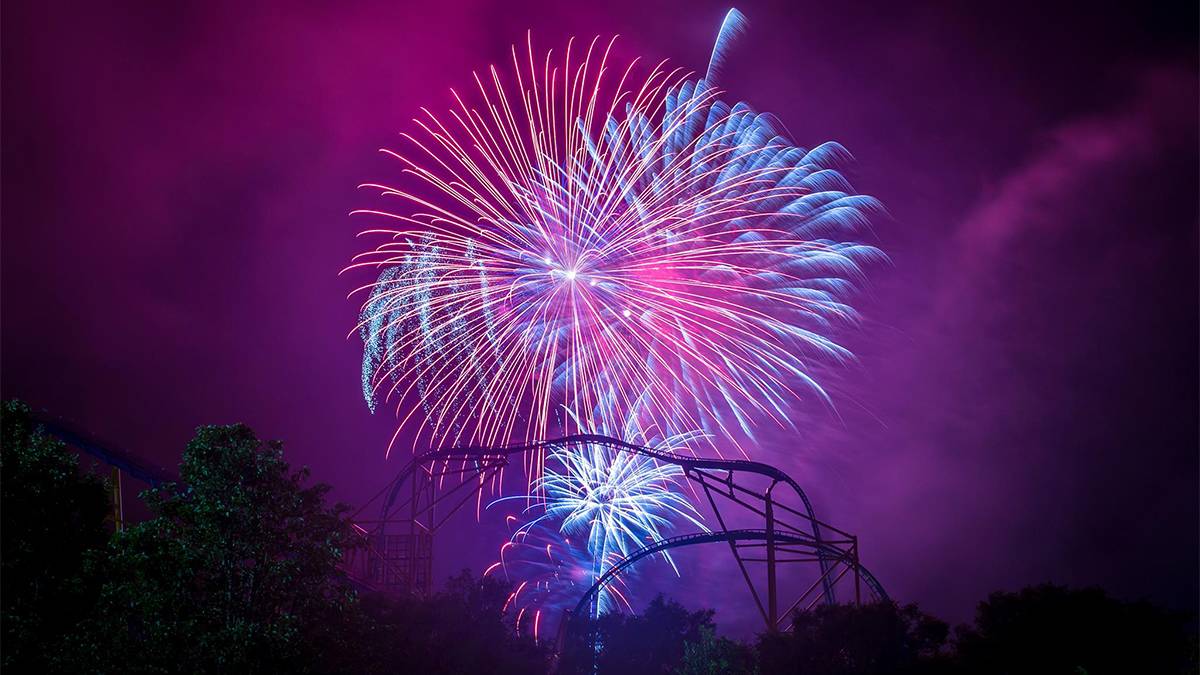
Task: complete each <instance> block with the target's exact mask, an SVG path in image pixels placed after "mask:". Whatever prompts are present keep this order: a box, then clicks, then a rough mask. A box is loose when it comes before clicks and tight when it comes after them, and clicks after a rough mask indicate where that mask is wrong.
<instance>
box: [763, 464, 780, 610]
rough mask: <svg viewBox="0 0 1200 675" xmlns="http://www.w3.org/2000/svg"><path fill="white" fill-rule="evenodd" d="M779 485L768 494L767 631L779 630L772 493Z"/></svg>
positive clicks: (773, 486) (772, 484)
mask: <svg viewBox="0 0 1200 675" xmlns="http://www.w3.org/2000/svg"><path fill="white" fill-rule="evenodd" d="M776 485H777V483H771V487H769V488H767V493H766V495H765V496H766V501H767V508H766V516H767V630H769V631H771V632H775V631H776V630H778V628H779V593H778V590H777V588H776V584H775V506H774V501H773V499H772V498H771V492H772V491H774V490H775V486H776Z"/></svg>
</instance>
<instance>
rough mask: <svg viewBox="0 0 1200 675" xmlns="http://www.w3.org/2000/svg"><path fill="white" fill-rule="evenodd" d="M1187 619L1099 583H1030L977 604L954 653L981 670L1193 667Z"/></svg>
mask: <svg viewBox="0 0 1200 675" xmlns="http://www.w3.org/2000/svg"><path fill="white" fill-rule="evenodd" d="M1186 623H1187V617H1185V616H1182V615H1177V614H1173V613H1170V612H1166V611H1164V610H1161V609H1159V608H1156V607H1154V606H1153V605H1150V604H1149V603H1144V602H1135V603H1127V602H1121V601H1118V600H1114V599H1113V598H1110V597H1108V595H1107V594H1106V593H1105V592H1104V591H1102V590H1100V589H1098V588H1089V589H1082V590H1073V589H1068V588H1065V587H1062V586H1053V585H1043V586H1033V587H1030V588H1026V589H1023V590H1021V591H1018V592H1016V593H1004V592H997V593H992V594H991V595H990V596H988V599H987V600H986V601H984V602H981V603H980V604H979V608H978V610H977V612H976V618H975V625H974V626H973V627H965V626H964V627H960V628H959V629H958V659H959V663H960V664H961V666H962V668H963V670H964V671H965V672H969V673H980V674H983V675H989V674H993V673H994V674H997V675H999V674H1001V673H1004V674H1007V673H1046V674H1059V673H1061V674H1062V675H1085V674H1086V675H1105V674H1107V673H1146V674H1147V675H1149V674H1156V673H1170V674H1172V675H1175V674H1178V673H1184V672H1195V666H1196V664H1195V660H1194V643H1192V644H1191V646H1189V641H1188V635H1187V633H1186V632H1185V626H1186Z"/></svg>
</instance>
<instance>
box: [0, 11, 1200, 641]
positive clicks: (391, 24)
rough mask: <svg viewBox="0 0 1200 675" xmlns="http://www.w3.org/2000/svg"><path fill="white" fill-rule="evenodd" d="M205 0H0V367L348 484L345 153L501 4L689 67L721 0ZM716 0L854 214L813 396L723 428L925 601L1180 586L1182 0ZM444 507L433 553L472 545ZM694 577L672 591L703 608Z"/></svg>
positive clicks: (1163, 590) (44, 388) (9, 382)
mask: <svg viewBox="0 0 1200 675" xmlns="http://www.w3.org/2000/svg"><path fill="white" fill-rule="evenodd" d="M242 4H243V3H228V4H218V3H211V2H205V3H194V4H192V5H190V6H189V5H187V4H185V3H137V4H135V5H131V6H130V7H128V8H126V9H117V10H114V9H112V7H111V6H110V4H109V3H95V4H93V5H90V6H89V5H81V6H76V7H69V6H67V5H52V4H50V3H40V2H39V3H33V2H18V1H16V0H14V1H12V2H7V3H5V7H4V16H3V19H4V20H3V101H4V110H3V195H4V199H3V246H2V277H0V279H2V287H0V290H2V302H0V309H2V316H0V320H2V328H3V342H2V358H3V362H2V366H3V371H2V375H3V379H2V388H3V395H4V396H5V397H10V396H19V397H22V398H25V399H27V400H28V401H29V402H30V403H32V404H33V405H35V406H36V407H42V408H47V409H49V410H51V411H52V412H54V413H57V414H59V415H62V416H65V417H68V418H71V419H74V420H76V421H77V422H79V423H80V424H81V425H82V426H84V427H86V428H88V429H90V430H92V431H94V432H95V433H96V434H98V435H100V436H102V437H105V438H110V439H114V440H116V441H119V442H120V443H121V444H122V445H124V446H126V447H128V448H130V449H132V450H135V451H137V452H139V453H141V454H143V455H144V456H147V457H150V458H153V459H155V460H157V461H159V462H161V463H163V464H174V463H176V462H177V461H178V457H179V453H180V451H181V449H182V447H183V445H184V443H185V442H186V440H187V439H188V438H189V437H190V435H191V432H192V430H193V428H194V427H195V426H197V425H199V424H205V423H228V422H235V421H245V422H247V423H249V424H250V425H251V426H253V427H254V428H255V429H256V430H257V431H258V432H259V433H260V435H262V436H264V437H271V438H279V439H282V440H284V441H285V443H286V447H287V454H288V457H289V459H290V460H291V461H292V462H293V463H294V464H307V465H310V466H311V467H312V468H313V472H314V474H315V476H316V477H317V478H318V479H319V480H322V481H325V482H328V483H331V484H332V485H333V486H334V488H335V492H336V494H337V495H338V496H339V497H340V498H342V499H344V500H346V501H351V502H355V501H361V500H362V499H364V498H365V497H366V496H368V495H370V494H372V493H373V492H374V491H375V489H377V488H378V486H379V485H380V484H381V482H382V480H383V479H384V478H385V477H386V476H388V474H390V473H391V472H393V471H395V470H396V469H397V468H398V467H399V460H398V459H397V458H393V459H392V461H390V462H387V463H385V461H384V459H383V449H384V447H385V445H386V443H387V440H388V438H389V436H390V433H391V429H392V423H393V419H392V417H391V414H390V413H389V412H387V411H386V410H385V411H383V412H381V413H380V414H378V415H376V416H374V417H373V416H371V415H370V414H369V413H368V411H367V409H366V406H365V405H364V403H363V401H362V399H361V395H360V393H359V370H358V368H359V365H358V364H359V358H360V354H361V352H360V346H359V344H357V343H356V341H354V340H350V341H347V340H346V339H345V335H346V333H347V331H348V330H349V329H350V328H351V327H352V326H353V323H354V320H355V315H356V308H355V307H354V305H352V304H351V303H350V302H347V301H346V300H345V294H346V293H347V292H348V290H349V289H350V288H352V287H353V285H354V281H356V279H348V278H345V277H338V276H337V272H338V270H340V269H341V268H342V267H343V266H344V265H345V263H346V262H347V261H348V259H349V258H350V256H351V255H352V254H354V253H355V252H357V251H358V250H360V247H361V246H362V244H361V243H360V242H358V241H356V240H355V238H354V235H355V233H356V232H357V231H358V229H359V227H360V226H361V225H362V223H361V222H357V221H354V220H353V219H351V218H349V217H348V216H347V215H346V214H347V212H348V211H350V210H351V209H352V208H355V207H358V206H362V205H364V204H366V203H367V200H368V196H367V195H366V194H363V193H359V192H357V191H356V189H355V186H356V185H357V184H358V183H360V182H364V181H368V180H384V179H390V178H394V177H395V176H396V175H397V174H398V169H397V165H396V164H395V163H394V162H389V161H386V160H385V159H384V158H382V157H380V156H379V155H378V154H377V153H375V150H376V149H377V148H379V147H381V146H385V145H393V146H394V145H395V143H394V140H395V139H396V134H397V133H398V132H399V131H401V130H404V129H408V128H410V124H409V122H408V120H409V119H410V118H411V117H412V116H413V114H414V113H415V111H416V109H417V107H418V106H420V105H442V104H443V103H444V101H445V98H446V90H447V89H448V88H449V87H450V86H462V85H464V84H466V83H468V81H469V80H468V78H469V72H470V70H471V69H472V68H478V67H482V66H486V65H487V64H489V63H493V62H498V61H501V60H503V59H504V58H505V57H506V53H507V49H508V45H509V44H510V43H511V42H513V41H516V40H519V39H521V38H522V36H523V35H524V31H525V30H526V29H527V28H532V29H533V30H534V34H535V37H536V39H537V40H538V42H539V44H541V45H543V46H545V47H550V46H559V45H561V44H563V43H564V42H565V40H566V38H567V37H568V36H569V35H579V36H587V37H590V36H592V35H595V34H606V35H607V34H612V33H614V32H615V33H620V34H621V35H622V36H623V40H624V42H625V49H626V50H627V51H628V52H634V53H640V54H644V55H645V56H647V57H650V58H653V59H656V60H657V59H659V58H670V59H672V61H673V62H675V63H678V64H681V65H683V66H686V67H688V68H693V69H702V68H703V67H704V65H705V63H706V59H707V56H708V51H709V49H710V48H711V41H712V38H713V36H714V34H715V31H716V29H717V26H718V25H719V23H720V20H721V17H722V16H723V14H724V11H725V9H727V7H728V6H727V5H724V4H716V3H708V2H680V3H673V6H672V5H668V4H667V3H646V2H626V3H614V2H606V3H596V5H595V7H594V8H590V9H587V8H577V7H574V6H573V5H574V4H576V3H554V4H549V5H547V6H534V5H525V4H521V5H519V6H517V7H511V6H510V5H511V3H492V4H488V3H482V4H479V5H478V6H472V5H471V4H470V3H465V2H464V3H460V2H435V3H421V4H420V5H417V6H415V7H404V6H403V5H404V3H397V2H379V3H363V4H359V5H357V6H355V7H349V6H346V3H309V4H308V5H307V6H305V7H300V8H297V7H290V6H288V7H285V6H284V5H281V6H280V7H277V8H272V7H269V6H267V5H261V6H258V7H255V8H246V7H243V6H242ZM291 4H293V3H288V5H291ZM1130 4H1132V3H1130ZM739 7H740V8H741V9H742V10H743V11H744V12H745V13H746V14H747V15H748V17H749V19H750V22H751V25H750V34H749V39H747V40H744V41H743V42H742V43H740V45H739V47H738V49H737V50H736V51H735V52H734V54H733V57H732V59H731V61H730V63H729V65H728V70H727V71H726V76H725V84H726V87H727V88H728V89H729V90H730V91H731V96H733V97H737V98H740V99H744V100H747V101H748V102H750V103H751V104H752V105H754V106H755V107H757V108H758V109H760V110H768V111H772V112H774V113H776V114H777V115H778V116H779V117H780V118H781V119H782V121H783V122H784V123H785V124H786V126H787V127H788V128H789V129H790V130H791V132H792V134H793V135H794V136H795V139H796V141H797V142H798V143H800V144H802V145H813V144H815V143H818V142H821V141H824V140H830V139H835V140H838V141H840V142H842V143H843V144H844V145H846V146H847V147H848V148H849V149H850V150H851V151H852V152H853V153H854V154H855V155H856V157H857V159H858V162H859V164H858V166H857V167H856V169H855V171H854V175H853V180H854V183H855V185H856V187H857V188H858V189H860V190H861V191H863V192H866V193H869V194H873V195H875V196H877V197H879V198H880V199H881V200H882V201H883V202H884V203H885V204H886V205H887V207H888V209H889V211H890V215H891V218H890V219H887V220H881V221H880V222H877V223H876V225H875V236H876V241H874V242H873V243H876V244H877V245H879V246H880V247H882V248H883V249H885V250H886V251H887V252H888V253H889V255H890V256H891V258H892V265H891V266H890V267H886V268H879V269H876V270H874V272H873V280H874V286H873V288H872V289H871V291H870V294H869V295H868V296H867V297H864V298H861V299H860V302H859V304H860V306H861V308H862V310H863V312H864V315H865V316H866V317H867V322H866V323H865V325H864V326H863V329H862V330H861V331H859V332H858V333H856V334H852V335H849V336H847V339H848V340H849V342H850V344H851V345H852V346H853V348H854V349H855V350H856V351H857V352H858V353H859V354H860V356H861V359H860V363H859V364H858V365H856V366H855V367H854V368H852V369H850V370H847V371H844V372H842V373H841V374H840V375H839V376H838V377H837V379H836V381H835V382H834V383H833V386H832V389H833V392H834V396H835V402H836V403H837V406H838V412H839V413H840V415H841V419H840V420H839V419H837V418H836V417H834V416H832V415H830V414H828V413H821V412H819V411H817V412H813V413H810V414H807V415H803V416H802V420H803V422H802V425H803V428H804V432H803V433H802V434H800V435H799V436H798V437H785V436H783V435H770V438H768V439H767V440H766V441H765V442H764V447H763V448H762V449H761V451H760V454H759V455H758V457H759V458H762V459H766V460H768V461H772V462H775V463H777V464H779V465H781V466H782V467H784V468H785V469H787V470H788V471H789V472H791V473H792V475H793V476H795V477H796V478H797V479H798V480H800V482H801V483H803V484H804V485H805V486H806V488H808V489H809V490H810V492H811V496H812V497H813V499H814V501H815V502H816V506H817V508H818V510H819V512H820V513H821V515H823V516H825V517H826V518H827V519H828V520H830V521H832V522H834V523H836V524H838V525H839V526H841V527H844V528H845V529H848V530H850V531H852V532H856V533H857V534H858V535H859V536H860V538H861V541H862V546H863V555H864V557H865V560H866V561H867V562H868V563H869V565H870V566H871V567H872V569H873V570H874V571H875V572H876V574H877V576H878V577H879V578H880V579H881V580H882V581H883V583H884V584H885V585H886V586H887V587H888V589H889V591H890V592H891V593H892V594H893V595H894V596H895V597H896V598H897V599H900V600H902V601H916V602H919V603H921V604H922V606H924V607H925V608H926V609H928V610H930V611H933V612H935V613H938V614H941V615H943V616H945V617H947V618H949V619H952V620H962V619H966V618H968V617H969V616H970V614H971V611H972V608H973V606H974V603H976V602H977V601H978V600H979V599H981V598H982V597H983V596H984V595H985V594H986V593H987V592H988V591H991V590H994V589H1001V588H1004V589H1013V588H1016V587H1019V586H1021V585H1024V584H1029V583H1036V582H1041V581H1055V582H1060V583H1070V584H1075V585H1085V584H1101V585H1104V586H1105V587H1107V588H1109V589H1110V590H1112V591H1113V592H1115V593H1117V594H1119V595H1121V596H1124V597H1130V598H1134V597H1149V598H1151V599H1154V600H1156V601H1159V602H1162V603H1166V604H1170V605H1172V606H1176V607H1183V608H1191V607H1194V605H1195V602H1196V598H1197V574H1196V570H1197V568H1198V566H1200V561H1198V556H1197V532H1198V530H1200V522H1198V514H1197V501H1198V497H1200V495H1198V489H1197V488H1198V484H1197V475H1198V461H1197V424H1198V419H1197V405H1198V402H1197V372H1198V362H1197V345H1198V344H1200V334H1198V328H1197V307H1198V302H1200V301H1198V294H1197V246H1198V242H1197V229H1198V219H1197V184H1198V181H1200V175H1198V171H1197V161H1198V157H1197V143H1198V138H1197V125H1196V110H1197V65H1196V37H1195V26H1196V24H1197V17H1196V14H1195V8H1192V10H1191V12H1192V13H1191V14H1188V15H1181V16H1175V15H1171V14H1169V13H1168V10H1165V9H1158V10H1152V9H1137V8H1133V7H1129V8H1124V9H1113V8H1110V9H1107V10H1104V11H1100V10H1097V9H1096V8H1095V7H1094V6H1093V5H1088V4H1084V3H1080V4H1078V5H1077V6H1076V7H1075V8H1073V9H1072V8H1065V7H1064V8H1059V9H1046V8H1045V7H1043V6H1042V5H1041V4H1028V5H1020V4H1014V3H1011V2H1010V3H1001V4H996V5H994V6H993V7H990V8H982V9H980V8H972V9H967V8H966V7H967V3H961V4H960V3H944V5H943V4H925V5H915V6H911V7H908V8H898V7H894V8H889V7H884V6H880V7H875V8H869V7H866V6H865V4H863V3H841V4H840V5H838V4H837V3H835V4H834V5H831V4H829V3H742V4H740V5H739ZM1156 12H1157V13H1156ZM460 537H461V541H456V540H455V536H454V534H453V533H449V534H446V535H443V536H442V537H441V538H440V539H439V543H438V546H439V548H438V549H437V555H438V560H439V566H440V567H441V569H442V571H443V572H448V571H450V570H452V569H454V568H455V567H457V566H460V563H462V564H469V565H478V564H479V563H481V562H483V560H481V559H480V555H479V554H478V551H479V550H481V549H480V545H479V544H478V542H477V541H475V540H477V539H478V538H479V537H478V536H477V532H476V531H474V530H468V529H464V530H463V531H462V532H461V534H460ZM487 547H488V548H489V549H490V548H492V544H491V543H488V544H487ZM683 555H687V554H686V553H685V554H683ZM699 555H702V556H704V557H705V558H707V557H709V556H713V555H715V553H714V552H712V551H707V552H704V553H702V554H699ZM689 566H690V567H694V568H696V571H697V572H698V573H702V572H703V571H704V570H703V566H700V565H696V564H689ZM693 578H694V575H693ZM714 582H715V580H714V579H700V580H696V583H695V585H693V586H688V585H687V584H681V585H679V586H672V587H671V591H672V592H673V593H680V594H682V593H697V595H696V596H693V598H692V599H691V601H692V602H694V603H697V604H703V603H704V602H706V601H708V600H709V599H710V597H711V600H712V602H713V603H716V604H718V605H719V609H720V611H721V613H720V614H718V620H719V621H720V620H721V619H722V617H725V618H726V621H725V623H726V624H729V623H733V624H735V625H737V624H738V623H739V621H741V618H740V617H741V614H740V610H739V609H738V608H737V607H734V606H731V605H729V604H728V603H727V602H726V601H725V600H723V599H722V597H719V596H717V595H712V596H708V595H706V594H705V590H706V589H709V588H712V584H713V583H714Z"/></svg>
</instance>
